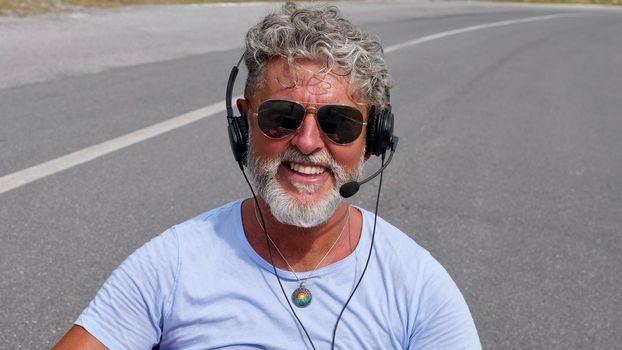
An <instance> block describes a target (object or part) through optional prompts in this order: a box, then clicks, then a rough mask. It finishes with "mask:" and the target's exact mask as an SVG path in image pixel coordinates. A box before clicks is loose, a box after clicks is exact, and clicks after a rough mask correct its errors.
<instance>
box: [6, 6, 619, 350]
mask: <svg viewBox="0 0 622 350" xmlns="http://www.w3.org/2000/svg"><path fill="white" fill-rule="evenodd" d="M273 6H274V5H271V4H261V5H248V4H247V5H244V4H243V5H230V6H190V7H183V6H167V7H136V8H127V9H115V10H106V11H89V12H85V13H82V14H78V15H71V16H66V15H62V16H56V15H55V16H43V17H35V18H30V19H25V20H22V19H12V18H0V38H2V40H0V52H1V53H2V54H0V126H1V127H0V149H1V151H0V184H1V183H2V181H3V180H2V179H3V178H2V176H6V175H10V174H14V173H16V172H18V171H20V170H22V169H26V168H28V167H31V166H35V165H37V164H40V163H43V162H46V161H49V160H52V159H56V158H58V157H61V156H63V155H65V154H68V153H71V152H74V151H78V150H80V149H83V148H85V147H89V146H92V145H96V144H99V143H101V142H104V141H107V140H110V139H114V138H116V137H118V136H121V135H124V134H127V133H132V132H134V131H136V130H138V129H141V128H143V127H147V126H150V125H153V124H155V123H159V122H162V121H165V120H167V119H170V118H172V117H175V116H178V115H181V114H183V113H186V112H188V111H192V110H196V109H199V108H201V107H204V106H207V105H210V104H213V103H218V102H220V101H222V100H223V98H224V87H225V84H226V78H227V74H228V71H229V69H230V67H231V66H232V65H233V63H234V62H235V61H237V59H238V57H239V54H240V44H241V42H242V33H243V32H244V30H245V28H246V27H247V25H248V24H249V23H251V22H253V21H254V20H256V19H257V18H258V17H259V16H260V15H261V14H262V13H264V12H265V11H266V9H267V8H270V7H273ZM344 8H345V12H346V14H349V15H351V17H352V18H354V19H355V20H357V21H358V22H359V23H361V24H362V26H363V27H364V28H365V29H367V30H368V31H370V32H373V33H376V34H377V35H378V36H379V37H380V38H381V40H382V41H383V42H384V43H385V46H386V47H387V48H392V49H389V50H387V51H388V52H387V59H388V62H389V65H390V69H391V72H392V73H393V75H394V78H395V83H396V87H395V89H394V91H393V93H392V96H391V98H392V102H393V106H394V111H395V114H396V115H397V123H398V124H397V125H398V126H397V128H396V134H397V135H399V136H400V137H401V142H400V148H399V150H398V153H396V155H395V159H394V161H393V164H391V165H390V167H389V168H388V169H387V171H386V172H385V181H384V184H383V194H382V200H381V206H380V207H381V209H380V214H381V215H382V216H383V217H384V218H386V219H388V220H389V221H391V222H392V223H394V224H395V225H396V226H398V227H399V228H401V229H403V230H404V231H405V232H408V233H409V234H411V235H412V237H413V238H414V239H415V240H416V241H417V242H419V244H421V245H423V246H424V247H426V248H427V249H428V250H430V251H431V252H432V254H433V255H434V256H435V257H436V258H437V259H438V260H439V261H440V262H441V263H442V264H443V265H444V266H445V267H446V268H447V270H448V271H449V272H450V274H451V275H452V276H453V277H454V279H455V280H456V282H457V284H458V285H459V287H460V288H461V290H462V291H463V293H464V295H465V297H466V299H467V302H468V303H469V306H470V308H471V312H472V313H473V316H474V318H475V322H476V325H477V327H478V331H479V333H480V337H481V339H482V343H483V345H484V348H486V349H620V348H621V345H620V344H622V333H621V332H619V329H620V323H621V322H622V306H621V301H622V300H621V298H620V289H621V286H622V272H620V268H619V266H621V265H622V137H620V135H622V112H621V111H622V98H621V96H622V11H620V10H615V9H606V8H597V7H547V6H507V5H506V6H502V5H477V4H466V3H382V4H373V3H365V4H346V5H344ZM557 14H559V15H560V16H551V17H541V16H547V15H557ZM534 17H539V18H538V19H534V20H531V21H529V22H516V23H514V22H501V21H511V20H518V19H524V18H534ZM499 22H501V23H499ZM490 23H497V25H495V26H490V27H475V26H479V25H483V24H490ZM465 28H470V29H467V30H464V29H465ZM451 31H453V32H451ZM435 34H438V35H436V36H434V35H435ZM420 38H427V39H426V40H421V41H419V42H416V41H415V42H413V40H416V39H420ZM409 42H410V45H408V46H405V47H398V46H395V45H399V44H402V43H409ZM377 165H378V161H377V160H372V161H370V162H369V164H368V167H367V172H371V171H373V169H374V168H375V167H376V166H377ZM238 173H239V170H238V169H237V167H236V165H235V163H234V161H233V158H232V156H231V154H230V151H229V145H228V140H227V139H226V132H225V121H224V117H223V116H222V115H220V114H217V115H213V116H209V117H207V118H204V119H201V120H199V121H197V122H194V123H192V124H188V125H186V126H183V127H180V128H177V129H174V130H171V131H169V132H166V133H163V134H161V135H160V136H157V137H154V138H151V139H148V140H146V141H143V142H139V143H137V144H135V145H132V146H129V147H125V148H122V149H120V150H118V151H116V152H113V153H109V154H106V155H103V156H102V157H99V158H96V159H94V160H92V161H90V162H86V163H84V164H81V165H77V166H75V167H71V168H69V169H67V170H64V171H61V172H57V173H55V174H53V175H50V176H46V177H43V178H42V179H40V180H37V181H33V182H30V183H28V184H26V185H24V186H21V187H18V188H15V189H12V190H9V191H6V192H4V193H0V222H1V225H0V268H1V270H0V271H1V272H0V308H1V309H0V311H1V315H2V317H0V330H1V333H0V348H1V349H40V348H48V347H49V346H50V345H51V344H53V343H54V342H55V341H56V340H57V339H58V338H59V337H60V336H61V335H62V334H63V333H64V332H65V331H66V330H67V329H68V328H69V327H70V325H71V323H72V321H73V320H75V318H76V317H77V316H78V314H79V313H80V311H81V310H82V309H83V308H84V307H85V306H86V305H87V303H88V302H89V300H90V299H91V298H92V297H93V295H94V293H95V292H96V291H97V290H98V288H99V286H100V285H101V284H102V283H103V282H104V280H105V279H106V277H107V276H108V275H109V274H110V273H111V271H112V270H113V269H114V268H115V267H116V266H117V265H118V264H119V263H120V262H121V261H122V260H123V259H124V258H125V257H126V256H127V255H128V254H130V253H131V252H132V251H133V250H134V249H136V248H137V247H139V246H140V245H141V244H143V243H144V242H146V241H147V240H149V239H150V238H151V237H153V236H154V235H157V234H158V233H159V232H161V231H163V230H164V229H166V228H167V227H169V226H171V225H173V224H176V223H178V222H181V221H184V220H185V219H187V218H190V217H192V216H194V215H197V214H199V213H201V212H204V211H206V210H208V209H210V208H214V207H216V206H219V205H221V204H223V203H226V202H228V201H231V200H233V199H236V198H239V197H241V196H248V195H249V191H248V190H247V189H246V187H245V184H244V181H243V179H242V177H241V176H239V175H238ZM376 186H377V181H374V182H373V183H372V184H371V185H367V187H365V188H363V189H362V190H361V192H360V193H359V194H357V196H356V197H355V198H354V199H353V200H352V202H353V203H354V204H357V205H361V206H363V207H366V208H373V204H374V194H375V189H376Z"/></svg>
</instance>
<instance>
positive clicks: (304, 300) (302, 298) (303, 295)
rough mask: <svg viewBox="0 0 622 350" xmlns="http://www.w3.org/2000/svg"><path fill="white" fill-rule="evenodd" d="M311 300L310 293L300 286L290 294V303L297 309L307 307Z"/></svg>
mask: <svg viewBox="0 0 622 350" xmlns="http://www.w3.org/2000/svg"><path fill="white" fill-rule="evenodd" d="M312 298H313V296H312V295H311V291H310V290H308V289H307V288H305V287H303V286H302V285H300V287H298V288H296V290H295V291H294V292H293V293H292V302H293V303H294V305H296V306H298V307H307V306H309V304H311V299H312Z"/></svg>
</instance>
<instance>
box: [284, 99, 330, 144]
mask: <svg viewBox="0 0 622 350" xmlns="http://www.w3.org/2000/svg"><path fill="white" fill-rule="evenodd" d="M316 111H317V110H316V109H315V108H313V107H310V108H307V110H306V111H305V118H304V119H303V120H302V125H300V127H299V128H298V130H296V133H295V134H294V137H293V138H292V141H291V143H292V145H294V146H296V147H297V148H298V150H300V152H302V154H312V153H315V152H317V151H319V150H321V149H322V148H323V147H324V141H323V140H322V135H321V131H320V130H319V129H318V125H317V122H316V120H315V113H316Z"/></svg>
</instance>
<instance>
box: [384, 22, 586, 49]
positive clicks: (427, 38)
mask: <svg viewBox="0 0 622 350" xmlns="http://www.w3.org/2000/svg"><path fill="white" fill-rule="evenodd" d="M570 16H577V14H575V13H558V14H554V15H546V16H537V17H527V18H519V19H510V20H507V21H500V22H493V23H488V24H480V25H476V26H472V27H465V28H459V29H454V30H449V31H446V32H441V33H436V34H432V35H428V36H424V37H421V38H419V39H415V40H411V41H407V42H405V43H401V44H396V45H391V46H387V47H386V48H385V49H384V52H385V53H390V52H394V51H397V50H401V49H403V48H406V47H409V46H416V45H419V44H423V43H426V42H428V41H432V40H436V39H441V38H446V37H448V36H452V35H457V34H462V33H468V32H474V31H476V30H482V29H488V28H494V27H502V26H507V25H510V24H517V23H528V22H534V21H542V20H545V19H553V18H560V17H570Z"/></svg>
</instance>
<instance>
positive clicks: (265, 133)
mask: <svg viewBox="0 0 622 350" xmlns="http://www.w3.org/2000/svg"><path fill="white" fill-rule="evenodd" d="M244 58H245V63H246V65H247V67H248V68H249V76H248V78H247V82H246V88H245V98H244V99H240V100H238V101H237V105H238V109H239V111H240V113H241V115H242V116H244V117H242V118H246V119H244V120H245V121H246V122H247V123H248V128H249V140H248V143H247V144H246V143H244V145H247V147H248V153H247V154H246V152H243V153H244V154H243V158H244V157H246V156H247V159H244V160H241V161H240V162H241V164H242V163H244V162H245V163H247V165H248V170H249V173H250V174H251V182H252V183H253V187H254V188H255V189H257V191H258V194H259V195H258V197H257V199H256V200H253V199H246V200H239V201H236V202H233V203H230V204H228V205H225V206H223V207H221V208H218V209H215V210H212V211H209V212H207V213H205V214H203V215H200V216H198V217H196V218H194V219H192V220H189V221H187V222H185V223H183V224H180V225H178V226H175V227H173V228H171V229H169V230H168V231H166V232H164V233H163V234H162V235H160V236H158V237H156V238H154V239H153V240H152V241H150V242H149V243H147V244H145V245H144V246H143V247H141V248H140V249H138V250H137V251H136V252H134V253H133V254H132V255H131V256H130V257H129V258H128V259H127V260H126V261H125V262H123V264H122V265H121V266H120V267H119V268H118V269H117V270H116V271H115V272H114V273H113V274H112V276H111V277H110V278H109V279H108V281H106V283H105V284H104V286H103V287H102V289H101V290H100V291H99V292H98V294H97V296H96V297H95V299H93V301H92V302H91V304H90V305H89V306H88V307H87V308H86V309H85V310H84V311H83V313H82V314H81V315H80V317H79V318H78V320H77V321H76V324H75V325H74V326H73V328H71V329H70V331H69V332H68V333H67V335H65V337H64V338H63V339H61V341H60V342H59V344H57V348H58V349H104V348H106V347H108V348H112V349H150V348H152V347H159V348H160V349H214V348H236V349H238V348H240V349H246V348H264V349H315V348H318V349H328V348H333V347H334V348H337V349H458V348H460V349H479V348H480V344H479V339H478V336H477V332H476V330H475V326H474V324H473V320H472V318H471V315H470V313H469V310H468V307H467V305H466V303H465V301H464V299H463V297H462V295H461V294H460V292H459V290H458V289H457V287H456V285H455V284H454V282H453V281H452V280H451V278H450V277H449V275H448V274H447V272H446V271H445V270H444V269H443V268H442V267H441V266H440V264H439V263H438V262H436V261H435V260H434V259H433V258H432V257H431V256H430V254H429V253H428V252H426V251H425V250H424V249H423V248H421V247H419V246H418V245H417V244H416V243H415V242H414V241H413V240H412V239H410V238H409V237H408V236H406V235H405V234H404V233H402V232H401V231H399V230H398V229H396V228H395V227H393V226H391V225H390V224H388V223H387V222H385V221H383V220H382V219H380V218H378V222H377V225H376V224H375V217H374V214H372V213H369V212H367V211H365V210H362V209H359V208H356V207H352V206H350V205H349V204H348V203H347V202H345V201H343V199H342V197H341V196H340V195H339V188H340V187H341V186H342V185H343V184H345V183H347V182H350V181H353V180H357V179H358V178H359V175H360V173H361V168H362V166H363V163H364V162H365V160H366V159H367V158H369V156H370V153H373V152H371V151H370V148H369V144H367V145H366V133H368V132H369V131H367V128H368V127H369V124H368V123H370V122H371V120H372V119H373V118H375V117H376V116H377V113H378V111H383V110H385V109H386V108H387V107H388V102H389V101H388V90H389V83H390V78H389V75H388V72H387V68H386V64H385V61H384V58H383V56H382V48H381V46H380V44H379V43H378V42H377V41H375V40H373V39H372V38H370V37H369V36H368V35H367V34H365V33H362V32H361V31H360V30H359V29H358V28H356V27H354V26H353V25H352V24H351V23H350V22H349V21H348V20H346V19H344V18H343V17H342V16H341V14H340V13H339V11H338V10H337V8H335V7H332V6H315V7H311V8H306V9H298V8H297V7H296V5H294V4H292V3H288V4H286V5H284V6H283V8H282V10H281V12H280V13H275V14H270V15H268V16H266V17H265V18H264V19H263V20H262V21H261V22H260V23H259V24H257V25H256V26H254V27H253V28H251V29H250V30H249V32H248V33H247V37H246V51H245V54H244ZM242 138H244V137H242ZM367 142H370V140H369V139H368V140H367ZM371 142H373V141H371ZM245 147H246V146H245ZM374 232H376V234H375V241H373V240H372V237H373V236H374V235H373V233H374ZM372 242H373V250H372V249H371V244H372ZM363 277H364V278H363Z"/></svg>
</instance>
